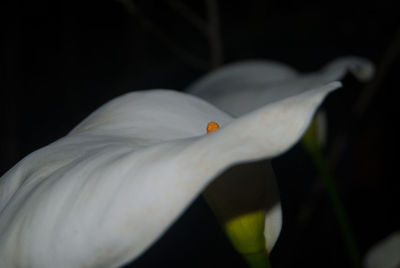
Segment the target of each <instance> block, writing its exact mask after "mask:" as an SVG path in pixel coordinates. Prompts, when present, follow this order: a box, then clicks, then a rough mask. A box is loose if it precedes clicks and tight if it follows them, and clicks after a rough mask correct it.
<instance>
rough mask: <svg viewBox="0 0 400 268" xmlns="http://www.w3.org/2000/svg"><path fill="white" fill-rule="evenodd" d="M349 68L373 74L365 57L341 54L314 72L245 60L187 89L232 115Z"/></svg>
mask: <svg viewBox="0 0 400 268" xmlns="http://www.w3.org/2000/svg"><path fill="white" fill-rule="evenodd" d="M348 72H350V73H352V74H353V75H354V76H355V77H356V78H357V79H359V80H360V81H363V82H364V81H368V80H369V79H370V78H371V77H372V76H373V74H374V67H373V64H372V63H371V62H369V61H368V60H366V59H363V58H358V57H344V58H339V59H337V60H334V61H333V62H331V63H329V64H327V65H326V66H324V67H323V68H322V69H321V70H319V71H317V72H314V73H308V74H300V73H299V72H298V71H296V70H294V69H293V68H291V67H289V66H287V65H285V64H282V63H277V62H273V61H266V60H264V61H261V60H259V61H244V62H238V63H233V64H230V65H226V66H224V67H222V68H220V69H218V70H216V71H214V72H212V73H210V74H208V75H205V76H204V77H202V78H200V79H199V80H198V81H196V82H195V83H193V84H192V85H191V86H189V87H188V88H187V92H189V93H191V94H193V95H196V96H198V97H200V98H202V99H204V100H206V101H208V102H210V103H212V104H214V105H215V106H217V107H218V108H220V109H221V110H223V111H225V112H228V113H229V114H231V115H233V116H241V115H243V114H246V113H248V112H251V111H254V110H255V109H257V108H259V107H261V106H264V105H265V104H268V103H272V102H275V101H277V100H280V99H284V98H286V97H288V96H293V95H296V94H300V93H301V92H303V91H306V90H308V89H310V88H314V87H317V86H320V85H325V84H327V83H329V82H332V81H337V80H340V79H342V78H343V77H344V76H345V75H346V74H347V73H348Z"/></svg>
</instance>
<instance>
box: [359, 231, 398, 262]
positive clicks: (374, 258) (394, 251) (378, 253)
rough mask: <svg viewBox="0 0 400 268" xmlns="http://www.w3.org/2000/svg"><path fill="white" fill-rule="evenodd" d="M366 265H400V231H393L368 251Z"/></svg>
mask: <svg viewBox="0 0 400 268" xmlns="http://www.w3.org/2000/svg"><path fill="white" fill-rule="evenodd" d="M365 267H367V268H398V267H400V231H397V232H394V233H392V234H391V235H389V236H388V237H386V238H385V239H383V240H382V241H380V242H379V243H378V244H376V245H375V246H373V247H372V248H371V249H370V250H369V251H368V252H367V255H366V257H365Z"/></svg>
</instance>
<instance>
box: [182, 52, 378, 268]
mask: <svg viewBox="0 0 400 268" xmlns="http://www.w3.org/2000/svg"><path fill="white" fill-rule="evenodd" d="M348 72H350V73H352V74H353V75H354V76H355V77H356V78H357V79H359V80H360V81H367V80H369V79H370V78H371V77H372V76H373V73H374V66H373V64H372V63H371V62H369V61H368V60H366V59H363V58H358V57H344V58H340V59H337V60H334V61H333V62H331V63H329V64H327V65H326V66H325V67H323V68H322V69H321V70H320V71H318V72H314V73H310V74H299V72H297V71H296V70H294V69H293V68H291V67H289V66H287V65H284V64H281V63H277V62H273V61H266V60H264V61H245V62H239V63H233V64H229V65H226V66H224V67H222V68H220V69H218V70H216V71H214V72H211V73H210V74H207V75H205V76H204V77H202V78H200V79H199V80H198V81H196V82H195V83H193V84H192V85H191V86H189V87H188V89H187V92H189V93H191V94H193V95H196V96H198V97H200V98H202V99H204V100H206V101H208V102H210V103H212V104H214V105H216V106H217V107H218V108H220V109H221V110H223V111H225V112H227V113H229V114H231V115H233V116H243V115H244V114H247V113H249V112H252V111H254V110H255V109H257V108H260V107H262V106H265V105H266V104H272V103H275V102H276V101H279V100H281V99H285V98H287V97H290V96H293V95H297V94H302V93H303V92H307V90H308V89H310V88H314V87H317V86H320V85H324V84H328V83H331V82H332V81H335V80H340V79H342V78H343V77H344V76H345V75H346V73H348ZM323 115H324V113H323V112H320V116H318V117H317V121H314V123H315V124H313V125H314V127H313V129H312V131H311V134H312V135H311V136H312V137H311V138H313V139H314V138H316V139H317V141H314V140H313V141H311V142H312V143H315V142H321V143H323V142H324V139H325V136H326V133H324V132H325V130H326V122H325V121H324V120H321V119H323V118H324V117H323ZM314 132H315V133H314ZM309 134H310V133H309ZM308 136H310V135H308ZM309 138H310V137H308V139H309ZM261 165H263V171H262V172H260V171H257V170H259V169H260V168H259V167H260V166H261ZM257 167H258V168H257ZM242 169H243V170H242V171H241V169H239V168H236V169H235V172H236V174H241V176H239V175H236V176H234V175H233V172H231V173H230V177H236V178H237V179H235V180H232V179H231V180H230V179H229V178H226V179H221V178H219V179H217V180H215V182H214V183H212V184H211V185H210V186H209V187H208V188H207V190H206V191H205V197H206V199H207V200H208V202H209V204H210V205H211V207H212V208H213V210H214V211H215V214H216V216H217V218H218V219H219V220H220V222H221V223H222V225H223V226H224V229H225V231H226V232H227V234H228V237H229V238H230V239H231V241H232V243H233V245H234V247H235V248H236V249H237V251H238V252H240V253H241V254H242V255H243V256H244V257H245V258H246V259H247V261H248V262H249V264H250V266H252V267H259V266H258V264H254V265H253V263H255V262H257V261H254V260H253V258H254V256H255V255H256V254H258V256H259V257H258V258H262V257H261V256H262V255H263V254H265V253H264V252H263V251H265V250H266V251H267V252H270V251H271V250H272V248H273V246H274V244H275V242H276V241H277V239H278V236H279V233H280V230H281V225H282V212H281V205H280V200H279V193H278V189H277V187H276V182H275V176H274V174H273V171H272V168H271V166H270V164H269V162H268V161H264V163H262V164H261V163H260V164H257V166H256V165H254V164H252V166H250V167H247V168H245V169H244V167H243V166H242ZM251 170H252V172H250V171H251ZM226 189H229V191H228V190H226ZM238 193H240V194H238ZM250 200H251V201H250ZM243 203H245V204H251V205H247V207H246V210H242V211H239V210H238V209H234V208H236V207H239V208H240V207H242V206H243ZM260 210H261V212H260V213H259V214H251V213H250V214H249V212H254V211H260ZM260 215H263V216H264V217H260ZM232 222H233V223H237V224H236V225H235V226H232ZM261 225H263V226H262V227H263V228H264V229H263V230H262V228H260V226H261ZM250 229H251V230H250ZM262 234H263V235H264V238H265V241H264V243H265V246H263V247H262V246H261V243H259V242H257V241H258V240H260V236H261V235H262ZM255 244H257V245H258V247H255V246H254V245H255ZM258 263H259V261H258ZM260 266H263V264H261V265H260Z"/></svg>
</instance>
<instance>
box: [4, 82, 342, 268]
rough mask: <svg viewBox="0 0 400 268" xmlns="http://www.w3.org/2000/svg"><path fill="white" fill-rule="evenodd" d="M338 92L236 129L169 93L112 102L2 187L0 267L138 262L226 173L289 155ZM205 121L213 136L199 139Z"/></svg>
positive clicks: (244, 121) (301, 98) (285, 101)
mask: <svg viewBox="0 0 400 268" xmlns="http://www.w3.org/2000/svg"><path fill="white" fill-rule="evenodd" d="M340 86H341V84H340V82H331V83H327V84H323V85H318V86H315V87H311V88H309V90H303V89H302V90H301V92H297V91H296V92H295V93H298V94H295V95H291V96H288V95H285V98H282V99H278V98H275V101H274V102H270V103H269V104H267V105H264V106H262V107H260V108H259V109H257V110H255V111H253V112H251V113H249V114H246V115H244V116H242V117H239V118H237V119H234V118H232V117H231V116H230V115H228V114H226V113H225V112H222V111H221V110H219V109H218V108H216V107H214V106H213V105H211V104H209V103H207V102H206V101H204V100H201V99H200V98H197V97H194V96H191V95H187V94H183V93H178V92H175V91H169V90H149V91H143V92H135V93H130V94H126V95H124V96H121V97H119V98H116V99H114V100H112V101H110V102H109V103H107V104H105V105H104V106H102V107H101V108H99V109H98V110H97V111H95V112H94V113H93V114H91V115H90V116H89V117H88V118H87V119H85V120H84V121H83V122H82V123H81V124H79V125H78V126H77V127H76V128H75V129H73V130H72V131H71V132H70V133H69V134H68V135H67V136H65V137H63V138H61V139H59V140H57V141H55V142H53V143H52V144H50V145H48V146H46V147H44V148H42V149H40V150H38V151H35V152H33V153H31V154H30V155H28V156H27V157H25V158H24V159H23V160H21V161H20V162H19V163H17V164H16V165H15V166H14V167H13V168H12V169H11V170H9V171H8V172H7V173H6V174H5V175H3V177H1V178H0V267H40V268H46V267H58V268H63V267H118V266H121V265H123V264H125V263H127V262H129V261H132V260H134V259H136V258H137V257H138V256H139V255H140V254H141V253H143V252H144V251H145V250H146V249H148V248H149V247H150V246H151V245H152V244H153V243H154V242H155V241H156V240H157V239H158V238H159V237H160V236H161V235H162V234H163V233H164V232H165V231H166V230H167V228H168V227H169V226H170V225H171V224H172V223H173V222H174V221H175V220H176V219H177V217H178V216H179V215H181V214H182V213H183V211H184V210H185V209H186V208H187V207H188V205H189V204H190V203H191V201H192V200H193V199H194V198H196V196H197V195H198V194H199V193H200V192H202V191H203V190H204V189H205V188H206V187H207V185H209V184H210V183H211V182H212V181H213V180H214V179H215V178H216V177H218V176H219V175H220V174H221V173H222V172H223V171H224V170H226V169H227V168H229V167H231V166H233V165H236V164H239V163H244V162H251V161H256V160H260V159H268V158H272V157H275V156H277V155H279V154H281V153H283V152H285V151H286V150H288V149H289V148H290V147H291V146H292V145H293V144H295V143H296V142H297V141H298V140H299V139H300V137H301V136H302V134H303V133H304V131H305V130H306V129H307V127H308V125H309V123H310V121H311V119H312V117H313V114H314V112H315V110H316V109H317V107H318V106H319V105H320V103H321V102H322V100H323V99H324V97H325V96H326V95H327V94H328V93H329V92H331V91H332V90H334V89H337V88H339V87H340ZM210 121H215V122H217V123H218V124H219V125H220V129H218V130H217V131H214V132H213V133H209V134H206V127H207V124H208V123H209V122H210ZM249 180H250V182H249V184H251V178H249Z"/></svg>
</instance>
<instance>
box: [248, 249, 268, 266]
mask: <svg viewBox="0 0 400 268" xmlns="http://www.w3.org/2000/svg"><path fill="white" fill-rule="evenodd" d="M243 257H244V259H245V260H246V262H247V263H248V265H249V267H250V268H272V266H271V263H270V262H269V257H268V255H267V254H266V253H265V252H264V251H263V252H259V253H254V254H244V255H243Z"/></svg>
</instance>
